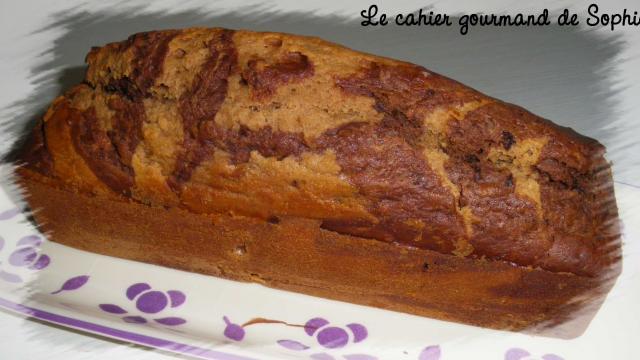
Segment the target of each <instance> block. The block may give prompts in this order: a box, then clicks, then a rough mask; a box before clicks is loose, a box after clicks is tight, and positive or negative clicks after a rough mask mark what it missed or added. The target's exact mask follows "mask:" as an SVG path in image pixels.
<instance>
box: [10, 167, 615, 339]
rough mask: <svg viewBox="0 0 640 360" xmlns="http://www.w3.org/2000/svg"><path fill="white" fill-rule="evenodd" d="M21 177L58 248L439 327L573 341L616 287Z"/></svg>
mask: <svg viewBox="0 0 640 360" xmlns="http://www.w3.org/2000/svg"><path fill="white" fill-rule="evenodd" d="M19 172H20V174H21V179H22V180H21V184H22V185H23V186H24V187H25V188H26V189H27V190H28V194H29V195H28V201H29V203H30V204H31V205H32V206H33V207H34V208H38V209H41V210H40V211H37V212H35V213H34V216H35V217H36V219H37V221H38V222H39V223H40V224H42V227H43V230H44V231H46V232H49V233H50V234H51V238H52V239H53V240H54V241H57V242H60V243H62V244H66V245H70V246H73V247H75V248H78V249H82V250H87V251H91V252H97V253H100V254H104V255H110V256H116V257H120V258H125V259H131V260H136V261H143V262H147V263H152V264H158V265H163V266H169V267H172V268H177V269H181V270H187V271H192V272H198V273H202V274H208V275H215V276H219V277H224V278H228V279H232V280H238V281H248V282H257V283H260V284H263V285H266V286H269V287H274V288H279V289H284V290H290V291H296V292H302V293H306V294H310V295H315V296H321V297H326V298H330V299H336V300H342V301H348V302H352V303H356V304H362V305H368V306H375V307H380V308H384V309H389V310H395V311H402V312H407V313H411V314H416V315H421V316H428V317H433V318H436V319H441V320H447V321H456V322H462V323H467V324H472V325H477V326H482V327H490V328H496V329H503V330H514V331H516V330H517V331H526V332H531V333H536V334H541V335H545V336H552V337H562V338H571V337H575V336H578V335H580V334H581V333H582V332H583V331H584V330H585V329H586V326H587V325H588V323H589V321H590V319H591V318H592V316H593V314H594V313H595V311H596V310H597V308H598V307H599V305H600V303H601V302H602V301H603V300H604V296H605V295H606V293H607V292H608V290H609V288H610V287H611V285H612V284H613V280H614V279H615V277H611V278H609V279H608V280H607V281H602V280H603V279H593V278H588V277H580V276H576V275H573V274H561V273H552V272H549V271H544V270H536V269H529V268H525V267H518V266H513V265H510V264H507V263H505V262H499V261H484V260H474V259H465V258H460V257H457V256H450V255H443V254H440V253H438V252H435V251H431V250H423V249H418V248H407V247H399V246H397V245H394V244H390V243H386V242H381V241H366V240H363V239H361V238H357V237H352V236H348V235H341V234H338V233H335V232H331V231H326V230H323V229H322V228H320V222H319V221H317V220H310V219H300V218H287V217H283V218H280V219H279V221H277V222H276V221H271V222H269V221H262V220H259V219H256V218H252V217H243V216H229V215H223V214H194V213H192V212H189V211H184V210H181V209H178V208H170V209H164V208H157V207H150V206H146V205H143V204H139V203H137V202H133V201H130V200H126V199H120V200H108V199H105V198H104V197H102V196H85V195H83V194H78V193H75V192H73V190H72V189H69V188H64V189H59V188H57V187H56V186H54V185H52V184H45V183H43V182H42V181H43V180H44V179H47V178H46V177H43V176H41V175H39V174H37V173H35V172H32V171H30V170H28V169H25V168H21V169H19ZM61 207H64V208H65V209H68V211H66V212H64V213H63V212H61V211H57V209H59V208H61ZM95 209H101V211H100V212H97V211H95ZM105 218H108V219H109V221H104V219H105ZM292 244H295V245H294V246H292Z"/></svg>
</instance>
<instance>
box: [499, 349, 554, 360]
mask: <svg viewBox="0 0 640 360" xmlns="http://www.w3.org/2000/svg"><path fill="white" fill-rule="evenodd" d="M538 359H540V360H564V358H562V357H561V356H558V355H556V354H544V355H542V356H540V357H535V356H532V355H531V353H529V352H528V351H527V350H525V349H522V348H511V349H509V350H507V352H506V353H505V354H504V360H538Z"/></svg>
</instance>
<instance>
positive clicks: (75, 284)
mask: <svg viewBox="0 0 640 360" xmlns="http://www.w3.org/2000/svg"><path fill="white" fill-rule="evenodd" d="M87 281H89V275H80V276H75V277H72V278H70V279H69V280H67V281H65V282H64V284H62V286H61V287H60V289H58V290H56V291H54V292H52V293H51V295H56V294H59V293H61V292H63V291H73V290H78V289H79V288H81V287H83V286H84V285H85V284H86V283H87Z"/></svg>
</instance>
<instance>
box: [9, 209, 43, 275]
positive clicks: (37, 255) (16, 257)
mask: <svg viewBox="0 0 640 360" xmlns="http://www.w3.org/2000/svg"><path fill="white" fill-rule="evenodd" d="M5 213H7V211H5ZM3 214H4V213H3ZM6 245H7V244H6V241H5V240H4V238H2V237H0V253H1V252H3V251H4V250H5V249H8V247H7V246H6ZM40 245H42V238H40V236H38V235H27V236H23V237H22V238H20V240H18V242H17V243H16V244H15V246H14V250H13V251H12V252H11V253H10V254H9V257H8V258H7V261H6V263H3V262H0V279H2V280H4V281H6V282H10V283H21V282H23V281H24V279H23V277H22V276H21V273H22V272H24V271H25V269H26V271H30V272H35V271H39V270H42V269H44V268H46V267H47V266H49V264H50V263H51V258H50V257H49V256H48V255H46V254H42V251H41V249H40Z"/></svg>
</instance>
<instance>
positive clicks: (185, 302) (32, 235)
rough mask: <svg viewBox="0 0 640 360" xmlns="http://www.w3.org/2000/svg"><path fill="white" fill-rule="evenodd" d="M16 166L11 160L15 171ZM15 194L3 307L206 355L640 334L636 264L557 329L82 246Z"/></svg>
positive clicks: (356, 357)
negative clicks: (504, 326)
mask: <svg viewBox="0 0 640 360" xmlns="http://www.w3.org/2000/svg"><path fill="white" fill-rule="evenodd" d="M8 171H9V169H8V168H7V167H4V168H3V169H2V172H1V173H2V174H4V175H5V179H6V177H7V176H9V175H10V174H8ZM616 190H617V192H618V194H619V195H622V197H625V198H627V199H629V198H634V197H636V198H637V197H638V193H640V190H638V189H636V188H633V187H631V186H623V187H620V186H619V187H618V188H617V189H616ZM7 191H8V192H9V194H8V193H7ZM9 195H10V196H9ZM11 199H19V195H18V194H17V192H16V191H14V190H12V189H7V186H5V189H4V190H3V191H0V307H2V308H5V309H7V310H10V311H13V312H16V313H18V314H22V315H24V316H29V317H34V318H38V319H41V320H44V321H47V322H51V323H55V324H58V325H62V326H65V327H70V328H74V329H78V330H81V331H85V332H89V333H95V334H100V335H105V336H108V337H112V338H116V339H120V340H124V341H127V342H131V343H136V344H141V345H145V346H148V347H153V348H158V349H163V350H167V351H170V352H175V353H180V354H183V355H188V356H193V357H196V358H203V359H223V360H231V359H316V360H328V359H346V360H370V359H412V360H436V359H470V358H472V357H474V358H475V357H476V356H480V357H481V358H483V359H484V358H487V359H508V360H516V359H543V360H558V359H573V358H581V359H585V358H591V357H584V356H583V355H584V354H585V349H587V350H590V351H589V352H588V353H590V354H592V355H593V356H594V357H593V358H597V357H598V356H602V358H603V359H628V358H631V357H628V356H626V355H629V354H628V353H627V351H629V350H628V347H623V346H618V347H615V345H614V343H612V339H615V341H614V342H619V341H622V343H627V341H628V342H629V343H630V342H631V341H632V339H633V337H635V336H637V335H635V334H634V331H635V330H634V329H633V326H634V322H633V321H634V319H637V315H636V314H635V311H634V310H632V308H631V306H630V305H631V304H637V303H638V302H637V301H638V298H639V293H638V291H637V290H638V285H637V284H633V283H630V282H629V277H627V276H625V274H623V276H621V278H620V280H619V281H618V283H617V285H616V287H615V288H614V290H613V291H612V293H611V294H610V296H609V298H608V300H607V302H606V303H605V304H604V305H603V307H602V308H601V309H600V311H599V313H598V314H597V316H596V318H595V319H594V320H593V321H592V323H591V325H590V327H589V328H588V330H587V332H586V333H585V334H584V335H583V336H581V337H579V338H577V339H574V340H558V339H549V338H543V337H533V336H529V335H522V334H515V333H508V332H500V331H493V330H487V329H481V328H476V327H471V326H465V325H460V324H454V323H448V322H443V321H437V320H432V319H427V318H421V317H416V316H411V315H405V314H401V313H395V312H390V311H384V310H379V309H374V308H368V307H363V306H357V305H352V304H347V303H343V302H337V301H329V300H325V299H320V298H314V297H310V296H305V295H299V294H295V293H290V292H285V291H278V290H273V289H268V288H266V287H263V286H261V285H257V284H244V283H238V282H233V281H227V280H223V279H218V278H215V277H209V276H203V275H198V274H192V273H187V272H183V271H177V270H172V269H168V268H163V267H159V266H153V265H148V264H143V263H137V262H132V261H127V260H121V259H117V258H112V257H107V256H102V255H96V254H92V253H88V252H84V251H78V250H75V249H72V248H69V247H66V246H62V245H59V244H55V243H52V242H48V241H46V240H45V236H43V235H42V234H41V233H39V232H38V231H37V230H36V229H35V228H34V227H33V225H32V224H31V223H30V222H29V221H28V220H27V217H26V215H25V214H24V213H23V212H22V211H21V210H20V209H19V207H18V206H17V205H16V204H15V202H16V201H14V200H11ZM625 203H626V202H624V201H621V205H624V204H625ZM61 211H63V209H61ZM636 255H637V254H636ZM621 289H625V290H624V293H622V291H621ZM625 318H626V319H631V321H628V320H627V321H626V322H625V320H624V319H625ZM635 326H637V323H635ZM636 334H637V333H636ZM627 344H628V343H627ZM612 345H614V346H612ZM598 354H601V355H598ZM614 354H615V355H614Z"/></svg>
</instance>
